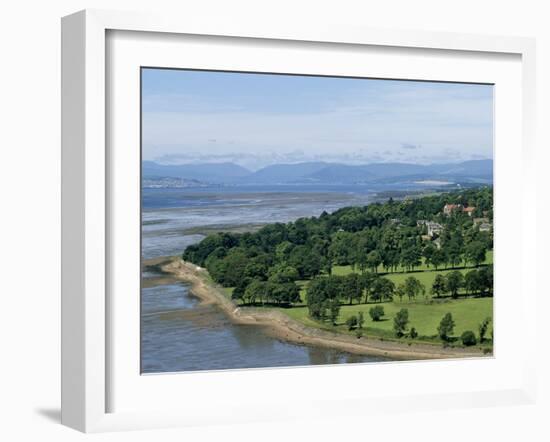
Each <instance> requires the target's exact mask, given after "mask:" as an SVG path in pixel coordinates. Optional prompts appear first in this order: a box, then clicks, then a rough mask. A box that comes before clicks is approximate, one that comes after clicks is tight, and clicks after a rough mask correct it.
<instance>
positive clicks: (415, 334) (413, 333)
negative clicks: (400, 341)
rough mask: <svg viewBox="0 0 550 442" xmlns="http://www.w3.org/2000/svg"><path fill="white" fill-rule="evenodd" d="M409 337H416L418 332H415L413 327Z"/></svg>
mask: <svg viewBox="0 0 550 442" xmlns="http://www.w3.org/2000/svg"><path fill="white" fill-rule="evenodd" d="M410 337H411V338H412V339H416V338H417V337H418V332H417V331H416V328H414V327H412V328H411V332H410Z"/></svg>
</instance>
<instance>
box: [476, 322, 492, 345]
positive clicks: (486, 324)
mask: <svg viewBox="0 0 550 442" xmlns="http://www.w3.org/2000/svg"><path fill="white" fill-rule="evenodd" d="M490 323H491V318H489V317H487V318H485V319H484V320H483V321H482V322H481V324H479V342H483V341H485V335H486V334H487V330H488V329H489V324H490Z"/></svg>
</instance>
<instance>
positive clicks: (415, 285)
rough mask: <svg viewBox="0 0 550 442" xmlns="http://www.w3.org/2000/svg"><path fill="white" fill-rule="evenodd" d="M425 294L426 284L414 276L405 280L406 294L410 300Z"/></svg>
mask: <svg viewBox="0 0 550 442" xmlns="http://www.w3.org/2000/svg"><path fill="white" fill-rule="evenodd" d="M425 292H426V288H425V287H424V284H422V283H421V282H420V280H418V279H417V278H415V277H414V276H409V277H408V278H407V279H406V280H405V294H406V295H407V296H408V297H409V300H411V299H412V298H416V297H417V296H418V295H420V294H424V293H425Z"/></svg>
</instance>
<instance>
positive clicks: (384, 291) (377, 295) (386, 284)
mask: <svg viewBox="0 0 550 442" xmlns="http://www.w3.org/2000/svg"><path fill="white" fill-rule="evenodd" d="M394 290H395V284H394V283H393V281H390V280H389V279H388V278H383V277H381V278H377V279H376V280H375V281H374V282H373V284H372V289H371V298H372V299H373V300H374V301H379V302H382V301H384V300H387V299H391V298H392V296H393V292H394Z"/></svg>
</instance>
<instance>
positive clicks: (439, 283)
mask: <svg viewBox="0 0 550 442" xmlns="http://www.w3.org/2000/svg"><path fill="white" fill-rule="evenodd" d="M446 291H447V282H446V281H445V277H444V276H443V275H436V276H435V279H434V282H433V283H432V289H431V292H432V295H435V296H436V297H437V298H439V297H440V296H441V295H442V294H443V293H445V292H446Z"/></svg>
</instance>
